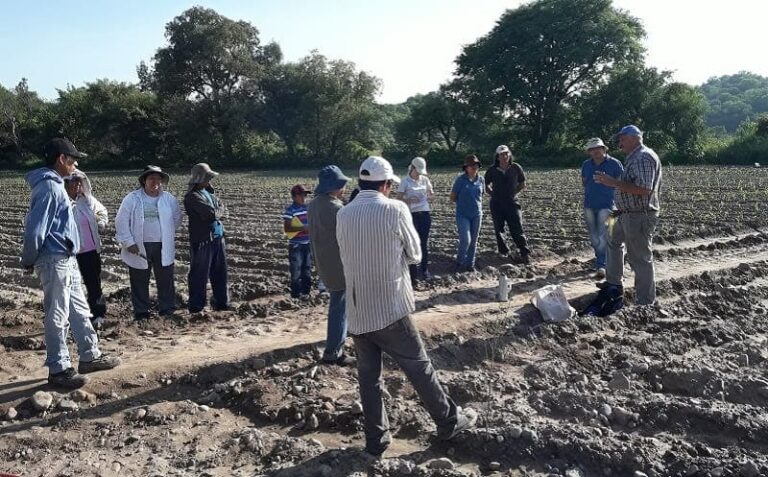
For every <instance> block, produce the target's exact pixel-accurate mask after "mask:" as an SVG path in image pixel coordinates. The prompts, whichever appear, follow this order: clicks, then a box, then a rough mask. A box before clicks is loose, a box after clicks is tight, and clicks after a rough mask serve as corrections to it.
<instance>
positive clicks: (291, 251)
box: [288, 243, 312, 298]
mask: <svg viewBox="0 0 768 477" xmlns="http://www.w3.org/2000/svg"><path fill="white" fill-rule="evenodd" d="M288 267H289V269H290V272H291V296H292V297H293V298H298V297H299V296H300V295H309V289H310V287H311V286H312V253H311V252H310V248H309V244H308V243H300V244H296V243H292V244H289V245H288Z"/></svg>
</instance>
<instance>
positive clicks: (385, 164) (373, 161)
mask: <svg viewBox="0 0 768 477" xmlns="http://www.w3.org/2000/svg"><path fill="white" fill-rule="evenodd" d="M358 178H359V179H360V180H364V181H370V182H379V181H392V182H395V183H397V184H399V183H400V178H399V177H397V176H396V175H395V172H394V170H393V169H392V164H390V163H389V161H388V160H386V159H384V158H383V157H380V156H368V157H367V158H366V159H365V160H364V161H363V163H362V164H360V171H359V173H358Z"/></svg>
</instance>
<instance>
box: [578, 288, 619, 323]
mask: <svg viewBox="0 0 768 477" xmlns="http://www.w3.org/2000/svg"><path fill="white" fill-rule="evenodd" d="M622 307H624V288H623V287H619V286H616V285H608V286H606V287H604V288H603V289H601V290H600V291H599V292H598V293H597V296H596V297H595V299H594V300H592V303H590V304H589V306H587V307H586V308H585V309H584V310H583V311H582V312H581V313H579V316H589V315H592V316H600V317H603V316H608V315H610V314H613V313H616V312H617V311H619V310H621V309H622Z"/></svg>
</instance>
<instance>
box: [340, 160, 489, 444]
mask: <svg viewBox="0 0 768 477" xmlns="http://www.w3.org/2000/svg"><path fill="white" fill-rule="evenodd" d="M359 179H360V183H359V184H360V193H359V194H358V196H357V197H356V198H355V200H354V202H351V203H350V204H348V205H347V206H345V207H343V208H342V209H341V210H340V211H339V213H338V215H337V219H336V238H337V240H338V242H339V254H340V256H341V262H342V265H343V267H344V279H345V282H346V287H347V288H346V297H347V300H346V306H347V320H348V327H349V334H350V335H352V337H353V340H354V342H355V349H356V350H357V369H358V380H359V384H360V400H361V402H362V405H363V415H364V417H365V439H366V445H365V450H366V452H368V453H369V454H371V455H374V456H377V457H378V456H381V454H383V453H384V451H385V450H386V449H387V447H388V446H389V443H390V442H391V439H392V438H391V436H390V433H389V421H388V419H387V414H386V411H385V409H384V401H383V399H382V388H383V383H382V379H381V371H382V352H385V353H387V354H388V355H390V356H391V357H392V358H393V359H394V360H395V361H396V362H397V363H398V364H399V365H400V367H401V368H402V369H403V371H404V372H405V374H406V376H407V377H408V379H409V380H410V382H411V384H412V385H413V388H414V389H415V390H416V392H417V393H418V394H419V397H420V398H421V400H422V402H423V403H424V407H425V408H426V409H427V411H428V412H429V414H430V415H431V416H432V419H433V420H434V421H435V424H436V425H437V434H438V437H440V438H441V439H445V440H447V439H451V438H453V437H454V436H455V435H457V434H458V433H459V432H461V431H463V430H465V429H468V428H470V427H472V426H473V425H474V423H475V421H476V420H477V413H476V412H475V411H473V410H471V409H466V410H462V409H461V408H460V407H458V406H457V405H456V403H455V402H454V401H453V400H452V399H451V398H450V397H449V396H448V395H447V394H446V393H445V391H444V390H443V388H442V387H441V386H440V383H439V382H438V380H437V375H436V373H435V370H434V368H433V367H432V362H431V360H430V359H429V356H427V353H426V350H425V349H424V344H423V343H422V341H421V337H420V336H419V332H418V330H417V329H416V327H415V326H414V323H413V321H412V320H411V317H410V313H412V312H413V311H414V310H415V308H416V306H415V302H414V296H413V288H412V286H411V280H410V274H409V273H408V265H410V264H416V263H419V262H420V260H421V247H420V242H419V236H418V234H417V233H416V230H415V229H414V227H413V222H412V220H411V214H410V211H409V209H408V206H407V205H406V204H404V203H403V202H401V201H398V200H394V199H389V198H388V197H387V196H388V195H389V192H390V191H391V189H392V186H393V184H396V183H399V182H400V180H399V178H398V177H397V176H395V175H394V173H393V171H392V166H391V165H390V164H389V162H388V161H387V160H386V159H384V158H382V157H375V156H372V157H369V158H367V159H366V160H365V161H363V163H362V164H361V165H360V173H359Z"/></svg>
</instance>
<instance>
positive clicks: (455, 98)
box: [398, 80, 479, 155]
mask: <svg viewBox="0 0 768 477" xmlns="http://www.w3.org/2000/svg"><path fill="white" fill-rule="evenodd" d="M467 92H468V89H466V88H464V85H463V84H462V83H461V82H460V81H458V80H455V81H453V82H451V83H448V84H446V85H443V86H441V87H440V89H439V90H438V91H433V92H431V93H428V94H426V95H420V96H416V97H414V98H413V99H412V100H411V104H410V108H409V109H410V115H409V117H407V118H406V119H405V120H404V121H402V122H400V124H399V125H398V131H399V135H400V137H401V138H403V140H404V141H405V142H406V143H409V144H411V145H412V147H414V148H417V149H420V150H421V151H420V152H421V153H424V154H426V153H427V152H428V150H427V151H424V148H425V146H426V147H427V149H428V148H430V147H431V146H432V145H433V144H435V143H437V145H438V147H440V148H443V149H446V150H448V151H449V152H450V153H451V154H452V155H455V154H456V153H457V151H458V150H460V149H461V148H463V147H466V145H467V144H468V142H469V139H470V138H471V137H472V135H473V134H474V133H475V127H477V126H478V125H479V118H478V115H477V114H475V111H474V110H473V108H472V104H471V103H470V102H469V98H468V97H467Z"/></svg>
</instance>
